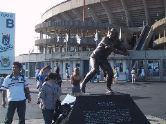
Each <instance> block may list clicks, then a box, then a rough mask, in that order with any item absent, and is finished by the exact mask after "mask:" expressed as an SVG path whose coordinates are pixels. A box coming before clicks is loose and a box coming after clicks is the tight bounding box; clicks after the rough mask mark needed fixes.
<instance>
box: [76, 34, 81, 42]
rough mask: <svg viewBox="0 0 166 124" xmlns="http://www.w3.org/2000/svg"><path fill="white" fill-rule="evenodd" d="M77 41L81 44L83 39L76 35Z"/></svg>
mask: <svg viewBox="0 0 166 124" xmlns="http://www.w3.org/2000/svg"><path fill="white" fill-rule="evenodd" d="M76 40H77V43H78V44H80V43H81V38H80V36H79V35H78V34H76Z"/></svg>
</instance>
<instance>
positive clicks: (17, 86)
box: [2, 62, 31, 124]
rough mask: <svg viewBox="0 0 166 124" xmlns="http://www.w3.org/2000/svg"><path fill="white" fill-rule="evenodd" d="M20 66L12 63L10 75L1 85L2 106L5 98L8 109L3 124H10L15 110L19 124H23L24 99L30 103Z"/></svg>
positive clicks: (4, 103) (17, 63) (27, 88)
mask: <svg viewBox="0 0 166 124" xmlns="http://www.w3.org/2000/svg"><path fill="white" fill-rule="evenodd" d="M21 69H22V65H21V63H19V62H14V63H13V66H12V74H10V75H8V76H7V77H6V78H5V79H4V81H3V83H2V90H3V92H2V94H3V99H2V106H3V107H5V106H6V100H5V98H6V96H7V100H8V108H7V113H6V117H5V122H4V124H11V123H12V121H13V116H14V113H15V110H17V113H18V117H19V124H25V111H26V99H28V102H30V101H31V97H30V92H29V87H28V83H27V81H26V80H25V78H24V75H22V74H21Z"/></svg>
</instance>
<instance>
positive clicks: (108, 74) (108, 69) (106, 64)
mask: <svg viewBox="0 0 166 124" xmlns="http://www.w3.org/2000/svg"><path fill="white" fill-rule="evenodd" d="M100 67H101V69H102V70H103V72H104V73H105V74H106V83H107V89H108V90H110V91H111V85H112V80H113V70H112V68H111V66H110V64H109V62H108V61H107V60H104V61H103V62H101V64H100Z"/></svg>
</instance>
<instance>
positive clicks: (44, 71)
mask: <svg viewBox="0 0 166 124" xmlns="http://www.w3.org/2000/svg"><path fill="white" fill-rule="evenodd" d="M50 72H51V66H50V65H47V66H45V67H43V68H42V69H41V70H40V72H39V74H38V83H37V89H39V90H40V89H41V86H42V84H43V83H44V81H45V79H46V78H47V76H48V74H49V73H50Z"/></svg>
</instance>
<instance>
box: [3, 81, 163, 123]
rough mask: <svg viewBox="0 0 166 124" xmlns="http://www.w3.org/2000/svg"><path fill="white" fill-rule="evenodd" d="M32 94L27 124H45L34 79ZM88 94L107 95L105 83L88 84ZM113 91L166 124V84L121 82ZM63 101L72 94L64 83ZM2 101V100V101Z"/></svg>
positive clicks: (31, 84) (67, 83)
mask: <svg viewBox="0 0 166 124" xmlns="http://www.w3.org/2000/svg"><path fill="white" fill-rule="evenodd" d="M28 81H29V82H30V90H31V92H32V102H31V103H30V104H27V113H26V119H27V120H26V124H44V122H43V119H42V114H41V110H40V109H39V107H38V105H37V104H36V98H37V90H36V86H35V80H34V79H28ZM86 89H87V92H88V93H92V94H95V93H97V94H98V93H105V92H106V84H105V83H88V84H87V87H86ZM112 89H113V90H114V91H117V92H121V93H127V94H130V95H131V97H132V98H133V100H134V102H135V103H136V104H137V105H138V107H139V108H140V109H141V111H142V112H143V113H144V114H145V115H146V117H147V118H148V119H149V121H150V122H151V123H152V124H166V121H165V120H166V110H165V107H166V97H165V94H166V90H165V89H166V83H164V82H136V83H135V84H131V82H119V83H117V84H113V86H112ZM62 92H63V95H62V99H63V98H64V97H65V94H68V93H71V84H70V83H69V82H66V81H64V82H63V84H62ZM0 100H1V99H0ZM0 109H2V110H1V112H2V113H1V112H0V119H3V118H4V115H5V114H4V113H5V109H3V108H0ZM17 120H18V117H17V116H15V118H14V122H13V124H17V122H18V121H17ZM0 122H2V121H0Z"/></svg>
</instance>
